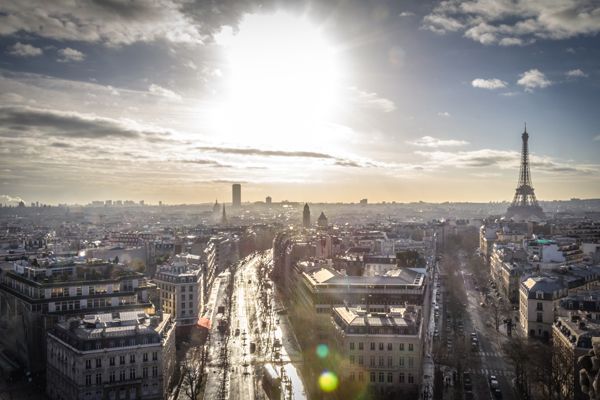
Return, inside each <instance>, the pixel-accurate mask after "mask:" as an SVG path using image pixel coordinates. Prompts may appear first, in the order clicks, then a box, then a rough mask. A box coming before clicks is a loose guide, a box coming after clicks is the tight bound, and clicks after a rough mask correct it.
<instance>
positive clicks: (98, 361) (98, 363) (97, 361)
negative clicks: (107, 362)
mask: <svg viewBox="0 0 600 400" xmlns="http://www.w3.org/2000/svg"><path fill="white" fill-rule="evenodd" d="M101 367H102V359H101V358H96V368H101Z"/></svg>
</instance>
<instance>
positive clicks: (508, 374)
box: [465, 368, 515, 378]
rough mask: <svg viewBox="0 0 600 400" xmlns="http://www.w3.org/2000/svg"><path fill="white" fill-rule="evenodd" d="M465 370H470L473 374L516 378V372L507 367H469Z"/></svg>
mask: <svg viewBox="0 0 600 400" xmlns="http://www.w3.org/2000/svg"><path fill="white" fill-rule="evenodd" d="M465 372H469V373H471V374H473V375H484V376H490V375H496V376H505V377H507V378H514V377H515V373H514V372H513V371H509V370H506V369H488V368H467V369H466V370H465Z"/></svg>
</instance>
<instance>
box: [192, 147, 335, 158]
mask: <svg viewBox="0 0 600 400" xmlns="http://www.w3.org/2000/svg"><path fill="white" fill-rule="evenodd" d="M197 149H198V150H203V151H210V152H214V153H222V154H237V155H244V156H263V157H303V158H321V159H331V160H336V159H337V157H334V156H332V155H329V154H325V153H317V152H312V151H283V150H261V149H253V148H236V147H212V146H200V147H197Z"/></svg>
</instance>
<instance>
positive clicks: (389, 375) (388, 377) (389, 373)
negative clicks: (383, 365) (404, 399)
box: [387, 372, 394, 383]
mask: <svg viewBox="0 0 600 400" xmlns="http://www.w3.org/2000/svg"><path fill="white" fill-rule="evenodd" d="M387 381H388V383H392V382H393V381H394V375H392V373H391V372H388V374H387Z"/></svg>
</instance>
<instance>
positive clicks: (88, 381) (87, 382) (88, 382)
mask: <svg viewBox="0 0 600 400" xmlns="http://www.w3.org/2000/svg"><path fill="white" fill-rule="evenodd" d="M91 385H92V376H91V375H86V376H85V386H91Z"/></svg>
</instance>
